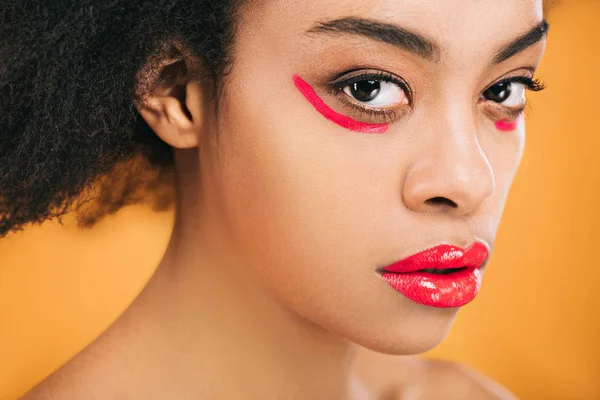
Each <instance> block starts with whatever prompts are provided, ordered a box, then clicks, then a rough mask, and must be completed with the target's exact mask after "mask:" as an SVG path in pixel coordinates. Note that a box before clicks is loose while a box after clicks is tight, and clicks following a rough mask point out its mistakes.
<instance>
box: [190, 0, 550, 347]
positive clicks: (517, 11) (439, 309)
mask: <svg viewBox="0 0 600 400" xmlns="http://www.w3.org/2000/svg"><path fill="white" fill-rule="evenodd" d="M260 3H261V4H255V5H251V6H249V7H247V8H245V9H244V10H243V12H242V17H241V21H240V25H239V31H238V37H237V41H236V43H235V47H234V52H233V56H234V64H233V66H232V70H231V74H230V75H229V76H228V77H227V80H226V82H225V87H224V96H223V98H222V99H221V101H222V103H221V105H220V110H219V114H218V121H217V124H218V125H217V126H216V127H215V132H214V133H213V134H209V135H205V136H204V139H203V140H204V141H205V143H203V146H204V147H205V148H212V149H213V150H211V151H214V154H213V155H212V156H205V154H204V152H203V153H202V156H201V168H204V169H205V170H209V171H211V173H210V174H211V176H212V178H211V179H210V180H207V181H205V185H207V186H208V185H209V186H210V187H205V188H203V190H204V193H211V195H214V196H216V197H218V198H219V199H221V200H220V208H219V210H218V212H219V213H220V215H221V217H222V221H223V224H224V225H226V227H227V229H228V232H229V234H230V237H229V239H230V240H231V243H233V244H234V246H235V248H236V249H237V251H238V252H239V254H238V255H239V256H240V257H242V258H243V259H244V261H245V262H246V263H247V267H248V269H249V270H250V271H253V273H256V274H257V276H260V277H261V279H263V282H264V283H265V284H266V286H267V287H268V290H269V291H272V293H273V294H275V297H276V299H277V300H278V301H279V302H280V303H281V304H283V305H284V306H285V307H287V308H288V309H290V310H292V311H293V312H295V313H297V314H298V315H300V316H302V317H303V318H305V319H307V320H309V321H311V322H313V323H315V324H317V325H319V326H321V327H323V328H325V329H327V330H328V331H332V332H335V333H338V334H340V335H342V336H344V337H346V338H348V339H350V340H352V341H354V342H357V343H359V344H361V345H363V346H366V347H369V348H372V349H375V350H378V351H382V352H389V353H397V354H402V353H404V354H408V353H415V352H422V351H425V350H427V349H429V348H431V347H433V346H435V345H436V344H437V343H438V342H439V341H440V340H441V339H442V338H443V336H444V335H445V334H446V332H447V330H448V328H449V327H450V325H451V322H452V320H453V318H454V316H455V314H456V312H457V309H458V308H457V306H458V305H462V304H464V303H466V302H468V301H470V300H471V299H472V296H473V295H474V294H475V293H476V291H477V289H478V283H479V280H478V279H477V277H476V276H475V277H471V278H472V281H471V282H470V283H469V282H467V283H464V282H458V280H459V278H458V277H457V278H456V279H455V280H457V282H458V283H456V282H454V281H453V279H454V278H447V277H444V276H440V275H436V276H431V275H432V274H429V275H428V274H427V273H425V272H422V271H421V272H422V273H421V275H419V276H418V277H417V278H415V279H416V285H417V287H416V288H414V290H425V291H426V292H425V295H431V296H430V297H431V299H430V300H431V301H430V302H429V303H428V304H425V303H424V302H423V301H420V300H419V295H418V294H417V295H414V294H413V296H412V299H411V296H407V295H406V294H402V293H401V292H400V291H398V290H396V289H395V288H394V285H393V284H391V283H390V280H389V279H388V280H386V279H384V277H383V275H382V273H381V272H382V271H381V268H382V267H384V266H387V265H390V264H393V263H395V262H397V261H399V260H403V259H406V258H407V257H409V256H411V255H413V254H415V253H419V252H421V251H423V250H426V249H429V248H431V247H434V246H437V245H440V244H449V245H453V246H457V247H461V248H463V249H464V248H467V247H469V246H470V245H472V244H474V243H478V245H479V246H481V245H483V246H484V247H483V249H484V253H485V249H486V248H487V249H488V250H489V249H491V247H492V245H493V242H494V237H495V235H496V230H497V228H498V224H499V220H500V217H501V214H502V209H503V206H504V203H505V200H506V196H507V193H508V190H509V187H510V185H511V181H512V179H513V177H514V174H515V171H516V169H517V166H518V164H519V160H520V157H521V154H522V151H523V146H524V140H525V127H524V124H523V118H522V112H521V109H522V106H523V105H524V98H523V91H524V88H525V87H526V86H527V85H528V84H531V82H529V80H530V79H531V78H532V77H533V72H534V71H535V69H536V68H537V65H538V63H539V61H540V58H541V56H542V52H543V48H544V40H543V33H541V32H543V29H539V26H540V24H541V22H542V4H541V0H506V1H504V0H503V1H498V0H461V1H450V0H448V1H439V0H436V1H424V0H361V1H355V0H335V1H331V0H320V1H317V0H314V1H288V0H269V1H264V2H260ZM536 27H538V29H537V30H536V29H535V28H536ZM528 33H529V35H527V34H528ZM519 39H521V40H519ZM506 78H510V79H509V81H505V79H506ZM515 79H516V81H515ZM503 80H504V81H503ZM217 128H218V132H216V130H217ZM217 138H218V139H217ZM207 154H210V153H209V152H207ZM208 181H210V182H211V183H206V182H208ZM442 258H443V257H442ZM484 258H485V257H484ZM479 264H481V260H480V261H479ZM421 266H422V267H423V268H427V267H431V266H432V265H429V264H423V265H421ZM446 272H448V271H446ZM434 275H435V274H434ZM450 275H452V274H450ZM453 276H457V275H456V274H455V275H453ZM471 278H470V279H471ZM443 279H449V280H446V281H444V282H446V283H440V282H441V280H443ZM464 285H471V286H469V287H467V288H466V289H465V287H464ZM411 290H412V289H411ZM427 290H429V292H427ZM465 290H466V292H467V293H465ZM436 291H437V292H436ZM436 296H437V297H436ZM457 296H458V298H459V299H458V300H456V298H457ZM440 297H441V300H440ZM415 299H416V300H415ZM436 299H437V300H436ZM444 299H446V300H448V299H449V300H448V301H446V300H444ZM453 299H454V300H453ZM442 300H444V301H442ZM436 301H437V302H436Z"/></svg>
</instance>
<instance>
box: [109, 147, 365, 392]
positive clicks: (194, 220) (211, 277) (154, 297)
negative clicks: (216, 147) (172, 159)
mask: <svg viewBox="0 0 600 400" xmlns="http://www.w3.org/2000/svg"><path fill="white" fill-rule="evenodd" d="M188 162H194V159H193V157H191V158H190V160H188ZM185 170H187V171H190V170H193V168H192V166H190V165H187V166H186V167H185ZM178 179H179V181H178V185H177V187H178V188H179V191H178V211H177V216H176V223H175V228H174V231H173V235H172V239H171V242H170V244H169V247H168V249H167V252H166V254H165V256H164V258H163V260H162V262H161V264H160V266H159V267H158V269H157V271H156V273H155V275H154V276H153V278H152V279H151V281H150V282H149V284H148V285H147V286H146V288H145V289H144V291H143V292H142V294H141V295H140V296H139V297H138V299H136V301H135V302H134V304H132V306H131V307H130V308H129V309H128V311H127V312H126V313H125V315H124V316H123V318H121V319H120V320H119V321H118V322H117V324H115V327H114V328H115V331H116V332H123V333H124V334H125V338H127V333H126V332H127V331H128V330H129V331H130V332H135V333H134V334H133V335H132V336H130V338H131V339H134V340H135V342H136V345H135V346H134V349H135V350H136V351H138V352H139V354H135V356H134V357H136V359H137V360H140V359H143V360H144V364H145V369H146V370H147V372H148V375H150V376H152V378H151V379H153V380H155V381H157V383H160V381H164V382H168V383H167V385H168V386H171V385H174V386H176V387H177V388H178V390H179V391H180V392H182V395H183V397H186V396H185V393H186V392H188V391H189V393H190V394H193V393H206V394H207V395H208V394H214V395H215V396H217V397H219V398H242V397H243V398H261V399H262V398H274V397H278V396H277V395H280V396H283V395H285V396H286V397H287V396H291V397H290V398H314V399H318V398H324V399H325V398H327V399H332V398H339V399H342V398H349V397H350V395H348V394H347V392H348V388H349V387H350V386H352V385H355V384H356V382H355V381H353V376H352V361H353V356H354V352H355V351H356V347H355V346H354V345H353V344H351V343H349V342H348V341H346V340H344V339H343V338H340V337H337V336H333V335H331V334H330V333H328V332H326V331H324V330H323V329H321V328H320V327H319V326H317V325H314V324H312V323H311V322H309V321H307V320H305V319H303V318H301V317H300V316H298V315H297V314H295V313H294V312H292V311H290V310H288V309H286V308H285V307H283V306H281V305H280V303H279V302H278V301H277V299H276V297H275V296H274V295H272V294H270V292H269V291H268V290H266V288H265V287H264V286H263V284H262V282H261V278H260V277H258V276H257V274H256V271H250V270H249V269H248V268H246V266H245V265H243V263H242V262H240V261H239V260H236V259H235V257H233V254H234V253H233V252H232V251H229V249H228V248H227V245H226V244H225V243H226V241H225V240H222V239H223V237H224V235H225V233H223V232H222V229H221V227H222V225H220V224H219V222H218V221H216V217H215V213H214V212H211V210H213V209H214V207H213V206H212V205H210V204H206V205H205V207H204V209H201V208H202V205H199V204H200V203H199V202H198V197H197V193H194V190H196V188H197V187H198V186H199V185H198V177H197V176H194V175H187V176H179V177H178ZM125 340H127V339H125ZM124 343H126V342H124ZM125 346H126V344H125ZM145 379H150V378H149V377H145ZM155 390H156V389H155ZM354 393H357V392H354Z"/></svg>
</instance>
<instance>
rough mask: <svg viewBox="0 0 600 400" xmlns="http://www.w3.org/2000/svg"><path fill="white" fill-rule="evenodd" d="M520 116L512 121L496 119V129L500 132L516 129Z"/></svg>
mask: <svg viewBox="0 0 600 400" xmlns="http://www.w3.org/2000/svg"><path fill="white" fill-rule="evenodd" d="M519 121H520V118H517V119H516V120H514V121H507V120H505V119H503V120H500V121H496V123H495V124H494V125H496V129H498V130H499V131H502V132H509V131H514V130H515V129H517V125H519Z"/></svg>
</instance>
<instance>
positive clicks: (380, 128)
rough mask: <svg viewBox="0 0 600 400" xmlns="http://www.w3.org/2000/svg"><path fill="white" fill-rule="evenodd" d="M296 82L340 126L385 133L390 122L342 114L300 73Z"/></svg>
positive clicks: (312, 102) (318, 108) (325, 114)
mask: <svg viewBox="0 0 600 400" xmlns="http://www.w3.org/2000/svg"><path fill="white" fill-rule="evenodd" d="M293 79H294V84H295V85H296V87H297V88H298V90H299V91H300V93H302V94H303V95H304V97H305V98H306V100H308V101H309V102H310V103H311V104H312V105H313V107H314V108H315V109H316V110H317V111H318V112H320V113H321V115H323V116H324V117H325V118H327V119H328V120H330V121H332V122H335V123H336V124H338V125H339V126H341V127H343V128H346V129H350V130H351V131H355V132H361V133H385V132H386V131H387V130H388V128H389V124H369V123H366V122H360V121H356V120H354V119H352V118H350V117H348V116H345V115H342V114H340V113H337V112H335V111H334V110H332V109H331V108H330V107H329V106H328V105H327V104H325V102H324V101H323V100H322V99H321V98H320V97H319V95H317V93H316V92H315V90H314V89H313V88H312V87H311V86H310V85H309V84H308V82H306V81H305V80H304V79H302V78H301V77H300V76H298V75H294V76H293Z"/></svg>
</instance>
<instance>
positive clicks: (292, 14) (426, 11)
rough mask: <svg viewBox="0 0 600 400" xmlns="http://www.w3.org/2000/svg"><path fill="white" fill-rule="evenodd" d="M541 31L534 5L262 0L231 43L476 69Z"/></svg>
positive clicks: (254, 50) (283, 52)
mask: <svg viewBox="0 0 600 400" xmlns="http://www.w3.org/2000/svg"><path fill="white" fill-rule="evenodd" d="M546 27H547V26H546V25H545V23H544V22H543V12H542V2H541V0H503V1H497V0H360V1H357V0H333V1H332V0H311V1H299V2H296V1H293V2H292V1H291V0H268V1H265V2H263V3H261V4H258V5H256V6H253V7H250V8H249V9H246V11H245V12H244V13H243V15H242V16H241V20H240V25H239V32H238V33H239V35H238V39H237V40H238V43H239V44H241V47H242V48H243V49H238V50H239V51H242V52H245V53H246V54H250V55H256V56H258V57H264V55H263V56H261V54H262V52H263V51H264V52H265V53H269V54H271V53H276V54H277V55H278V57H280V58H281V59H282V60H287V62H291V60H293V59H295V58H297V57H299V56H301V55H303V54H306V56H308V57H309V58H310V57H316V56H317V55H319V54H326V53H331V51H333V50H335V49H338V50H339V49H344V52H360V53H361V54H362V55H364V56H365V57H367V56H368V53H373V52H375V53H377V56H376V57H377V58H378V59H380V60H382V61H383V60H384V59H385V58H386V56H385V55H386V54H389V55H390V57H391V58H390V60H391V59H393V58H394V57H395V56H394V55H395V54H398V53H397V52H395V50H396V49H394V47H396V48H398V47H399V48H400V49H401V50H403V54H404V55H409V56H411V57H412V56H413V55H414V56H415V58H420V59H422V60H419V63H421V61H426V62H427V63H431V65H433V63H437V64H444V67H448V68H451V69H452V70H463V71H464V68H465V67H470V68H471V67H473V66H477V65H479V66H480V68H477V70H478V71H481V68H489V67H493V66H494V65H495V64H498V63H499V62H501V61H503V60H502V58H504V59H507V58H508V56H511V55H514V54H516V53H518V51H517V52H513V53H514V54H509V53H510V52H511V50H510V48H509V47H511V45H513V44H514V43H515V41H518V40H520V39H524V40H525V41H529V43H526V44H527V46H525V48H526V47H531V46H532V45H533V44H537V43H538V42H541V41H542V39H543V38H544V37H545V30H546ZM382 43H384V46H387V45H391V46H388V47H383V50H382V47H381V46H382ZM521 44H523V43H521ZM517 50H519V49H517ZM521 50H522V49H521ZM248 51H250V53H248ZM336 53H339V51H336ZM409 53H410V54H409ZM538 53H539V52H538ZM303 58H304V57H303ZM263 61H264V59H263ZM316 61H317V60H315V62H316ZM474 71H475V70H474Z"/></svg>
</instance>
